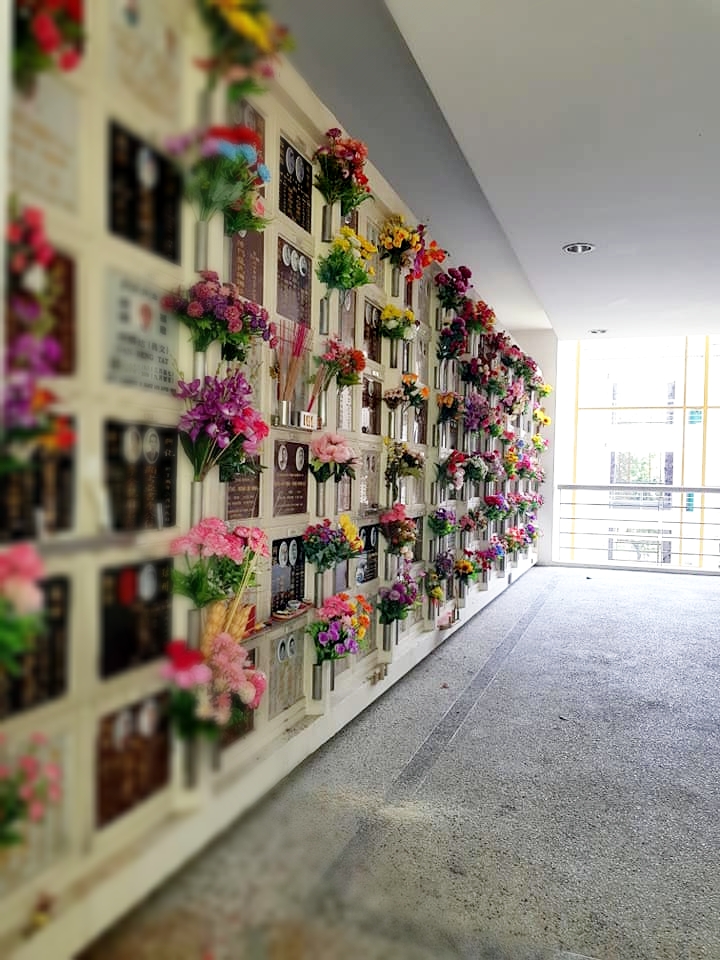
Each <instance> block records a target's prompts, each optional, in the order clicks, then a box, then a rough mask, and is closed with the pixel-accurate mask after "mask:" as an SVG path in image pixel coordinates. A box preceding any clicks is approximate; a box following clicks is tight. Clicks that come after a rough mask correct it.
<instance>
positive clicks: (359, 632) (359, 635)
mask: <svg viewBox="0 0 720 960" xmlns="http://www.w3.org/2000/svg"><path fill="white" fill-rule="evenodd" d="M356 632H357V638H358V640H362V638H363V637H364V636H365V633H366V631H365V627H358V628H357V631H356Z"/></svg>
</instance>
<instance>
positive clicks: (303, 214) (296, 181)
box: [278, 137, 313, 233]
mask: <svg viewBox="0 0 720 960" xmlns="http://www.w3.org/2000/svg"><path fill="white" fill-rule="evenodd" d="M278 183H279V186H278V194H279V205H280V212H281V213H284V214H285V216H286V217H289V218H290V219H291V220H292V221H293V223H296V224H297V225H298V226H299V227H302V229H303V230H305V231H307V233H310V230H311V229H312V190H313V168H312V162H311V161H310V160H308V159H307V157H304V156H303V155H302V154H301V153H300V151H299V150H298V149H297V147H295V145H294V144H292V143H290V141H289V140H287V139H286V138H285V137H280V176H279V178H278Z"/></svg>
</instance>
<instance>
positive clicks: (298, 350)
mask: <svg viewBox="0 0 720 960" xmlns="http://www.w3.org/2000/svg"><path fill="white" fill-rule="evenodd" d="M294 334H295V335H294V337H293V338H292V346H291V351H290V356H289V358H288V366H287V371H286V373H285V378H284V381H282V380H281V383H280V399H281V400H290V399H291V397H292V395H293V393H294V392H295V385H296V384H297V380H298V377H299V375H300V370H301V367H302V362H303V359H304V357H305V353H306V352H307V349H308V346H309V344H310V327H309V326H308V325H307V324H305V323H298V324H295V331H294ZM281 376H282V373H281Z"/></svg>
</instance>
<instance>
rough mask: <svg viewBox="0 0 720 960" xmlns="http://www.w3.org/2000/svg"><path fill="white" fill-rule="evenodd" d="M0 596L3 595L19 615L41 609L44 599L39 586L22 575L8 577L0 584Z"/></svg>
mask: <svg viewBox="0 0 720 960" xmlns="http://www.w3.org/2000/svg"><path fill="white" fill-rule="evenodd" d="M0 596H3V597H5V599H6V600H8V601H9V602H10V604H11V605H12V606H13V607H14V608H15V611H16V612H17V613H18V614H20V616H25V615H26V614H28V613H37V612H38V610H42V607H43V603H44V600H45V598H44V596H43V592H42V590H41V589H40V587H38V585H37V584H36V583H33V581H32V580H25V579H24V578H23V577H8V578H7V579H6V580H5V582H4V583H2V584H0Z"/></svg>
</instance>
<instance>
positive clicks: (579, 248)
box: [563, 243, 595, 253]
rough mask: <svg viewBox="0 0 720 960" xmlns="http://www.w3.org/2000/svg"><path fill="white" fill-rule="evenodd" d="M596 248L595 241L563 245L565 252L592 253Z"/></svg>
mask: <svg viewBox="0 0 720 960" xmlns="http://www.w3.org/2000/svg"><path fill="white" fill-rule="evenodd" d="M594 249H595V244H594V243H566V244H565V246H564V247H563V250H564V251H565V253H590V252H591V251H593V250H594Z"/></svg>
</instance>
